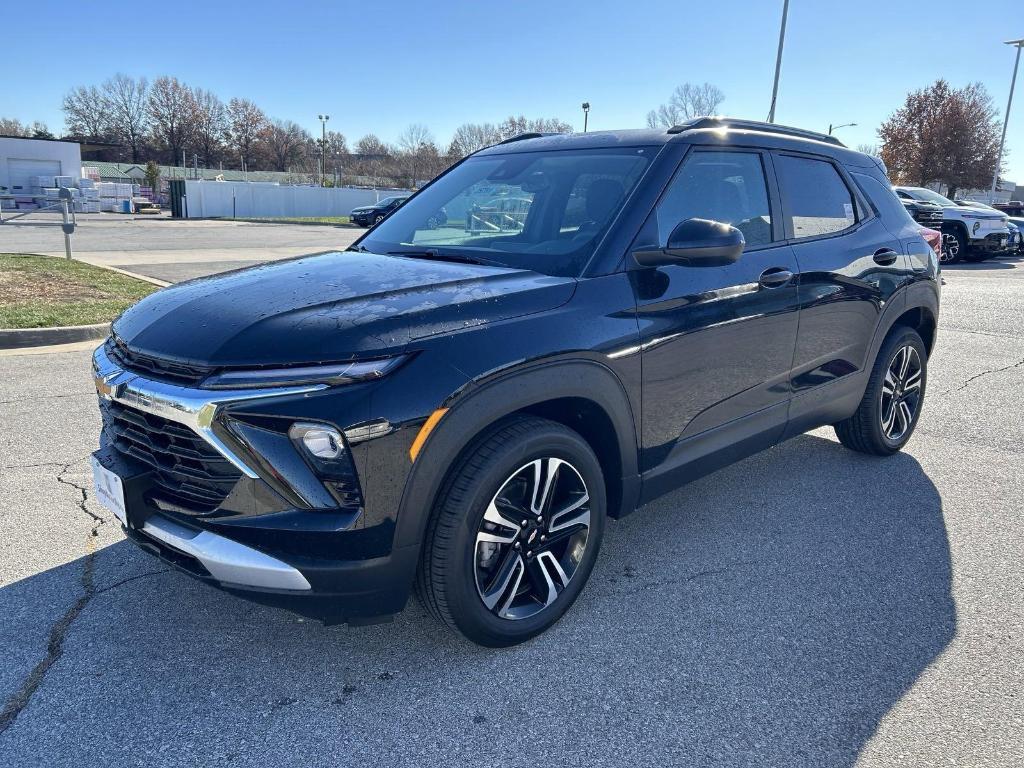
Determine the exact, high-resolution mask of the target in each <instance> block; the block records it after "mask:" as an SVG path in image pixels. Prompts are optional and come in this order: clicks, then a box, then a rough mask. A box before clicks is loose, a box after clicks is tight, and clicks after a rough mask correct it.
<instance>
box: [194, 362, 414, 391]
mask: <svg viewBox="0 0 1024 768" xmlns="http://www.w3.org/2000/svg"><path fill="white" fill-rule="evenodd" d="M406 357H407V355H399V356H397V357H389V358H387V359H384V360H365V361H363V362H358V363H337V364H332V365H302V366H295V367H290V368H248V369H245V370H235V371H224V372H222V373H216V374H214V375H213V376H210V377H209V378H207V379H206V380H205V381H204V382H203V384H202V386H203V387H204V388H205V389H252V388H255V387H294V386H299V385H302V384H327V385H329V386H337V385H340V384H353V383H355V382H357V381H373V380H375V379H379V378H382V377H384V376H386V375H387V374H389V373H390V372H391V371H393V370H394V369H395V368H397V367H398V366H399V365H401V364H402V363H403V362H404V361H405V359H406Z"/></svg>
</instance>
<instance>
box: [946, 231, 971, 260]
mask: <svg viewBox="0 0 1024 768" xmlns="http://www.w3.org/2000/svg"><path fill="white" fill-rule="evenodd" d="M966 255H967V237H966V236H965V235H964V233H963V232H961V231H960V230H959V229H954V230H952V231H945V232H943V233H942V247H941V248H940V250H939V261H940V262H942V263H943V264H957V263H958V262H960V261H962V260H963V258H964V257H965V256H966Z"/></svg>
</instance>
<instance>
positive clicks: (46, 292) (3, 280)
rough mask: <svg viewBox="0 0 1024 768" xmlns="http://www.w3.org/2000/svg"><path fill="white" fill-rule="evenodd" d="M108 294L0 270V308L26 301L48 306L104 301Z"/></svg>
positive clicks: (54, 279)
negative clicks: (45, 303)
mask: <svg viewBox="0 0 1024 768" xmlns="http://www.w3.org/2000/svg"><path fill="white" fill-rule="evenodd" d="M109 295H110V294H109V292H108V291H104V290H102V289H100V288H96V287H94V286H91V285H82V284H81V283H78V282H75V281H72V280H67V279H63V280H61V279H56V278H53V277H51V276H50V275H33V274H29V273H25V272H2V271H0V306H12V305H14V304H21V303H24V302H27V301H41V302H47V303H53V302H68V301H87V300H90V299H105V298H108V297H109Z"/></svg>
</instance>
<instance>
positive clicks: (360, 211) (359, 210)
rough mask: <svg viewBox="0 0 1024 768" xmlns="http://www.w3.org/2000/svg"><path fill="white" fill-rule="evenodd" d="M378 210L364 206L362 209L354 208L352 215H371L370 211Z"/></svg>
mask: <svg viewBox="0 0 1024 768" xmlns="http://www.w3.org/2000/svg"><path fill="white" fill-rule="evenodd" d="M376 210H377V209H376V208H375V207H374V206H372V205H364V206H362V207H360V208H353V209H352V213H369V212H370V211H376Z"/></svg>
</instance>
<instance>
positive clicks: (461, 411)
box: [395, 360, 640, 547]
mask: <svg viewBox="0 0 1024 768" xmlns="http://www.w3.org/2000/svg"><path fill="white" fill-rule="evenodd" d="M447 406H448V411H447V412H446V413H445V414H444V416H443V417H442V418H441V419H440V421H439V422H438V423H437V426H436V427H435V428H434V430H433V431H432V432H431V433H430V435H429V437H428V438H427V439H426V441H425V442H424V443H423V446H422V449H421V450H420V452H419V454H418V455H417V457H416V461H415V463H414V465H413V468H412V471H411V472H410V474H409V477H408V479H407V480H406V483H405V488H404V491H403V493H402V499H401V502H400V504H399V512H398V518H397V523H396V525H397V530H396V534H395V545H396V546H399V547H402V546H410V545H413V544H417V543H419V542H420V541H422V537H423V532H424V529H425V528H426V524H427V521H428V519H429V517H430V514H431V513H432V511H433V509H434V506H435V503H436V501H437V498H438V496H439V494H440V493H441V492H442V491H443V489H444V486H445V483H446V482H447V480H448V478H449V476H450V473H451V471H452V470H453V469H454V467H455V466H456V465H457V464H458V460H459V458H460V457H461V456H462V455H463V454H464V453H465V451H466V450H468V449H470V448H471V447H472V446H473V445H474V444H476V443H477V442H478V441H479V440H480V439H481V438H483V436H484V435H485V434H486V433H488V432H490V430H491V429H492V428H493V427H494V426H495V424H497V423H499V422H501V421H503V420H505V419H507V418H509V417H511V416H514V415H517V414H528V415H533V416H541V417H543V418H546V419H550V420H551V421H555V422H558V423H561V424H564V425H565V426H567V427H569V428H570V429H573V430H575V431H576V432H578V433H579V434H580V435H581V436H582V437H583V438H584V439H585V440H586V441H587V443H588V444H589V445H590V447H591V448H592V449H593V451H594V453H595V454H596V455H597V458H598V461H599V462H600V463H601V469H602V472H603V473H604V475H605V487H606V491H607V497H608V511H609V514H611V515H612V516H615V517H618V516H621V515H623V514H626V513H628V512H630V511H632V509H633V508H634V507H635V505H636V501H637V499H638V498H639V495H640V494H639V486H640V480H639V473H638V469H637V459H638V451H637V433H636V425H635V422H634V419H633V412H632V407H631V405H630V400H629V397H628V395H627V393H626V390H625V388H624V387H623V385H622V383H621V382H620V381H619V379H618V377H617V376H616V375H615V374H614V373H613V372H612V371H611V370H610V369H609V368H607V367H606V366H604V365H602V364H601V363H597V362H594V361H586V360H580V361H571V362H559V363H548V364H542V365H537V366H532V367H531V368H529V369H526V370H520V371H517V372H515V373H511V374H506V375H504V376H501V377H499V378H497V379H494V380H491V381H488V382H487V383H485V384H482V385H479V386H474V387H472V388H469V389H467V390H466V391H465V392H463V393H461V394H460V395H458V396H456V397H454V398H453V399H452V400H451V401H450V402H449V403H447Z"/></svg>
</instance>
